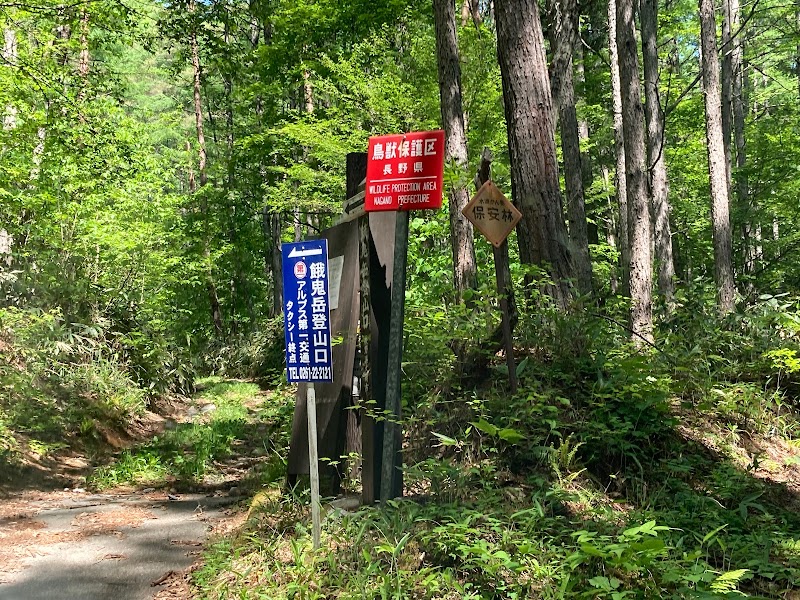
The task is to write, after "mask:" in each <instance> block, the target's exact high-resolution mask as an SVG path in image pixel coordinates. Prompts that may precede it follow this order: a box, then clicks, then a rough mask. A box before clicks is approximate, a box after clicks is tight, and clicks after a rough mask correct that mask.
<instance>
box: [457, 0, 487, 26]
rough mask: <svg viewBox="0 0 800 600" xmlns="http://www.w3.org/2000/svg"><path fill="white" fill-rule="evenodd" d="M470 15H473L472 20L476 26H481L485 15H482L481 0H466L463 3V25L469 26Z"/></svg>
mask: <svg viewBox="0 0 800 600" xmlns="http://www.w3.org/2000/svg"><path fill="white" fill-rule="evenodd" d="M454 10H455V9H454ZM470 17H472V22H473V23H474V24H475V27H480V25H481V22H482V21H483V17H481V6H480V2H479V0H464V2H463V3H462V4H461V26H462V27H466V26H467V23H468V22H469V18H470Z"/></svg>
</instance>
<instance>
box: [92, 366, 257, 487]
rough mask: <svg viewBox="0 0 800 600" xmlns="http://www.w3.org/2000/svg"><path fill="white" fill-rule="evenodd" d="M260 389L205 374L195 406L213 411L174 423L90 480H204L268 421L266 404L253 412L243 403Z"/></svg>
mask: <svg viewBox="0 0 800 600" xmlns="http://www.w3.org/2000/svg"><path fill="white" fill-rule="evenodd" d="M259 392H260V390H259V387H258V386H257V385H256V384H253V383H249V382H239V381H226V380H223V379H221V378H218V377H209V378H206V379H201V380H199V381H198V393H197V395H196V396H195V398H194V404H195V405H196V406H197V407H202V406H205V405H208V404H214V406H215V407H216V408H215V409H214V410H212V411H210V412H208V413H206V414H201V415H197V416H196V417H195V418H194V419H193V420H192V421H191V422H186V423H178V424H177V425H176V426H175V428H174V429H167V430H165V431H164V432H163V434H162V435H160V436H157V437H155V438H153V439H152V440H150V441H149V442H148V443H146V444H144V445H141V446H137V447H136V448H133V449H130V450H125V451H124V452H122V453H121V454H120V455H119V456H118V457H117V458H116V459H115V460H114V461H113V462H112V463H111V464H109V465H107V466H104V467H100V468H98V469H96V470H95V472H94V473H93V474H92V475H91V477H90V478H89V484H90V485H92V486H93V487H95V488H97V489H104V488H108V487H113V486H116V485H121V484H150V485H161V484H166V483H167V482H169V483H170V484H173V485H178V486H188V485H192V484H197V483H202V482H203V481H204V479H205V478H206V477H207V476H209V475H211V474H213V473H214V471H215V467H214V461H215V460H219V459H224V458H226V457H228V456H230V455H231V454H233V453H234V452H236V451H237V446H240V445H242V444H245V443H247V442H251V441H253V440H256V439H257V433H256V430H257V428H258V426H259V424H262V423H267V424H268V423H269V416H270V413H269V408H268V407H266V408H264V407H262V408H261V409H260V410H259V411H256V413H254V414H251V413H250V411H249V410H248V408H247V407H246V406H245V403H246V402H247V401H249V400H252V399H253V398H254V397H255V396H256V395H257V394H259Z"/></svg>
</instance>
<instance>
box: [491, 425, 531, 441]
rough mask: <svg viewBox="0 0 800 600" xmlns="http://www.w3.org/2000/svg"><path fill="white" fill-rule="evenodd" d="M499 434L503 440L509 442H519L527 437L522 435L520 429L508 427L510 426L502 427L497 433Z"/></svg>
mask: <svg viewBox="0 0 800 600" xmlns="http://www.w3.org/2000/svg"><path fill="white" fill-rule="evenodd" d="M497 435H498V436H500V439H501V440H504V441H506V442H508V443H509V444H518V443H520V442H521V441H522V440H524V439H525V436H524V435H522V434H521V433H520V432H519V431H517V430H516V429H511V428H508V427H507V428H505V429H501V430H500V431H499V432H498V433H497Z"/></svg>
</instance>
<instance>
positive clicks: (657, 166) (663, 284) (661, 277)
mask: <svg viewBox="0 0 800 600" xmlns="http://www.w3.org/2000/svg"><path fill="white" fill-rule="evenodd" d="M640 19H641V25H642V63H643V65H642V66H643V68H644V93H645V104H644V109H645V118H646V121H647V158H648V167H649V169H648V174H649V178H650V211H651V216H652V219H653V232H654V236H655V246H654V247H655V253H656V256H655V258H656V264H657V265H658V290H659V292H660V293H661V295H662V296H663V298H664V302H665V304H666V307H667V310H668V311H671V309H672V304H673V297H674V295H675V283H674V277H675V263H674V261H673V257H672V230H671V228H670V223H669V214H670V205H669V183H668V181H667V163H666V160H665V158H664V153H665V140H664V111H663V110H662V108H661V101H660V98H659V93H658V33H657V27H658V0H641V15H640Z"/></svg>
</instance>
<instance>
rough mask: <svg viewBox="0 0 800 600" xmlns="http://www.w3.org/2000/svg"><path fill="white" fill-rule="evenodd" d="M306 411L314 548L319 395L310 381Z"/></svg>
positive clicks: (317, 535) (317, 534)
mask: <svg viewBox="0 0 800 600" xmlns="http://www.w3.org/2000/svg"><path fill="white" fill-rule="evenodd" d="M306 412H307V413H308V474H309V477H310V478H311V521H312V532H313V536H314V550H316V549H317V548H319V539H320V528H321V526H320V517H319V456H318V454H317V395H316V392H315V390H314V384H313V383H309V384H308V386H307V393H306Z"/></svg>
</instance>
